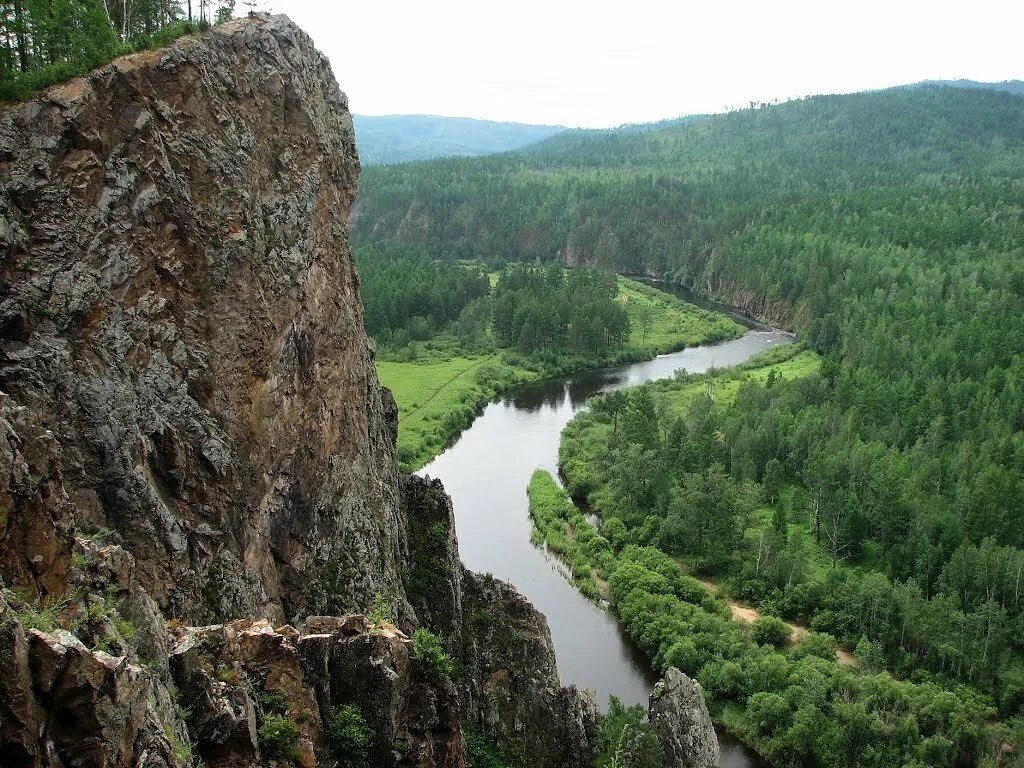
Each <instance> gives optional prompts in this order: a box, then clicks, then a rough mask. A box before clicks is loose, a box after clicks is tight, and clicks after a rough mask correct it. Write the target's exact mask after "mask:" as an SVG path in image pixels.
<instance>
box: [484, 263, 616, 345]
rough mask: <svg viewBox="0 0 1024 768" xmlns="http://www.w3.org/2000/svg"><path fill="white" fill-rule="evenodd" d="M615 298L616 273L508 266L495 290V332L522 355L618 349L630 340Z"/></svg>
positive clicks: (493, 322)
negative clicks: (543, 352)
mask: <svg viewBox="0 0 1024 768" xmlns="http://www.w3.org/2000/svg"><path fill="white" fill-rule="evenodd" d="M617 297H618V281H617V280H616V278H615V275H612V274H608V273H605V272H601V271H599V270H596V269H574V270H568V271H566V270H564V269H562V268H561V267H559V266H558V265H552V266H549V267H547V268H544V269H541V268H536V267H530V266H524V265H514V266H510V267H506V268H505V269H504V271H502V273H501V276H500V277H499V278H498V283H497V285H496V286H495V289H494V304H493V310H492V324H493V328H494V334H495V336H496V337H497V339H498V342H499V344H502V345H503V346H507V347H517V348H519V349H520V350H522V351H523V352H533V351H536V350H539V349H567V350H570V351H572V352H584V353H601V352H604V351H606V350H609V349H619V348H621V347H622V346H623V345H624V344H625V343H626V341H627V340H628V339H629V317H628V315H627V314H626V310H625V309H623V307H622V305H621V304H619V303H618V302H617V301H616V298H617Z"/></svg>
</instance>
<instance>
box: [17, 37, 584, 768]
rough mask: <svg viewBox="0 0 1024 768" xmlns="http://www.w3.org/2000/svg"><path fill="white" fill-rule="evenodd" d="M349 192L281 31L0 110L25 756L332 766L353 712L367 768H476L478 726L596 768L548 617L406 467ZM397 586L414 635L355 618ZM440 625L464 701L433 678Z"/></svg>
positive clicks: (317, 86)
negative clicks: (429, 662) (485, 575)
mask: <svg viewBox="0 0 1024 768" xmlns="http://www.w3.org/2000/svg"><path fill="white" fill-rule="evenodd" d="M358 171H359V164H358V160H357V158H356V154H355V149H354V145H353V136H352V124H351V118H350V116H349V113H348V111H347V104H346V100H345V97H344V95H343V94H342V93H341V92H340V90H339V89H338V86H337V83H336V82H335V80H334V77H333V75H332V74H331V72H330V68H329V65H328V63H327V61H326V60H325V59H324V58H323V57H322V56H321V55H320V54H319V53H318V52H317V51H316V50H315V48H314V47H313V45H312V43H311V42H310V40H309V39H308V38H307V37H306V36H305V35H304V34H303V33H302V32H301V31H300V30H298V29H297V28H296V27H295V26H294V25H292V24H291V23H290V22H289V21H288V20H287V19H285V18H283V17H273V18H266V17H261V18H257V19H247V20H242V21H236V22H231V23H229V24H226V25H224V26H221V27H219V28H217V29H215V30H212V31H211V32H209V33H206V34H204V35H202V36H200V37H197V38H184V39H182V40H180V41H178V42H177V43H175V44H174V45H172V46H171V47H169V48H167V49H165V50H162V51H157V52H151V53H144V54H138V55H134V56H130V57H126V58H123V59H120V60H118V61H115V62H114V63H112V64H110V65H108V66H106V67H103V68H101V69H99V70H97V71H95V72H93V73H92V74H91V75H89V76H88V77H86V78H80V79H78V80H75V81H72V82H70V83H67V84H65V85H62V86H59V87H56V88H53V89H50V90H49V91H48V92H46V93H44V94H42V95H41V96H39V97H37V98H35V99H33V100H31V101H28V102H25V103H22V104H19V105H15V106H11V107H6V108H3V109H0V248H2V250H3V254H4V259H3V264H2V269H0V579H2V585H0V586H3V587H4V589H3V591H2V592H0V743H2V745H3V762H4V764H5V765H12V766H17V767H18V768H21V767H22V766H26V767H27V766H31V767H32V768H37V767H42V766H70V765H75V766H184V765H188V764H191V763H192V762H193V760H194V759H195V758H197V757H198V758H201V759H202V760H203V762H204V764H206V765H207V766H211V768H212V767H213V766H231V767H232V768H233V767H234V766H255V765H270V764H274V762H275V761H280V762H279V763H278V764H283V763H285V762H288V761H298V762H299V763H301V764H303V765H315V764H326V763H327V762H329V761H330V760H332V759H334V758H335V757H337V749H338V746H337V739H336V738H335V737H332V725H331V724H332V722H333V720H332V718H334V717H335V716H336V715H337V713H338V712H339V711H341V708H344V707H347V706H352V707H355V709H356V710H358V711H359V712H361V713H362V716H363V717H364V718H365V721H366V723H367V725H368V726H369V729H370V737H369V742H368V743H367V744H366V745H365V746H366V749H367V750H368V751H367V756H368V758H369V760H370V762H371V764H373V765H417V766H433V765H443V766H451V767H452V768H461V766H463V765H464V764H465V761H466V746H465V741H464V738H463V728H464V727H466V728H469V727H473V728H475V729H477V730H480V731H483V732H484V733H486V734H487V735H489V736H491V737H492V738H493V739H495V740H496V741H499V742H501V743H504V744H506V745H515V746H516V747H517V748H518V752H519V754H520V756H521V758H522V760H523V761H524V762H528V763H531V764H539V765H543V766H547V765H551V766H554V765H563V764H573V765H583V764H585V763H586V762H587V760H588V758H589V755H590V734H589V731H588V729H590V728H592V719H593V713H592V711H591V710H590V709H589V707H588V706H587V703H586V700H585V699H584V698H582V697H581V696H579V695H578V694H577V693H576V692H575V691H573V690H571V689H568V690H567V689H562V688H560V686H559V683H558V677H557V671H556V670H555V667H554V654H553V650H552V647H551V641H550V636H549V634H548V630H547V626H546V623H545V621H544V618H543V617H542V616H541V615H540V614H538V613H537V612H536V611H535V610H534V609H533V608H532V607H531V606H529V604H528V603H526V602H525V601H524V600H523V599H522V598H521V597H519V596H518V595H517V594H516V593H515V592H514V590H512V589H511V588H510V587H508V586H507V585H496V584H493V583H491V582H490V581H487V580H484V581H480V580H479V579H478V577H475V576H474V575H473V574H469V573H466V572H464V571H463V569H462V566H461V564H460V563H459V559H458V545H457V542H456V540H455V535H454V525H453V519H452V512H451V505H450V502H449V501H448V499H447V497H446V496H445V494H444V492H443V489H442V488H441V487H440V486H439V485H437V484H431V483H428V482H426V481H423V480H420V479H418V478H400V477H399V474H398V471H397V462H396V458H395V430H396V427H397V412H396V409H395V406H394V401H393V400H392V398H391V396H390V394H389V393H388V392H387V391H386V390H383V389H382V388H381V387H380V385H379V384H378V382H377V378H376V374H375V372H374V367H373V360H372V353H371V350H370V346H369V343H368V340H367V338H366V335H365V332H364V330H363V310H362V305H361V301H360V299H359V293H358V278H357V276H356V274H355V270H354V266H353V262H352V258H351V254H350V252H349V248H348V240H347V231H346V217H347V215H348V211H349V208H350V205H351V203H352V199H353V197H354V195H355V183H356V177H357V174H358ZM378 595H386V596H391V597H393V598H394V599H393V603H394V613H395V615H394V617H393V618H394V619H395V623H396V624H397V625H398V626H397V627H396V626H394V625H391V624H388V623H382V622H380V621H378V622H377V623H376V624H372V623H370V622H369V621H368V620H366V619H365V618H363V617H362V616H361V615H358V613H357V612H364V611H366V609H367V608H368V607H369V606H370V604H371V603H372V602H373V600H374V598H375V596H378ZM329 614H337V615H334V616H332V615H329ZM482 614H486V615H487V616H489V619H488V622H487V623H486V625H485V624H482V623H481V621H480V617H481V615H482ZM199 625H206V626H199ZM421 625H426V626H428V627H430V628H431V629H433V630H434V631H435V632H436V633H437V634H438V635H440V636H441V638H442V639H443V641H444V643H445V646H446V647H447V649H448V650H449V652H450V653H451V654H452V655H453V656H455V657H456V661H457V662H458V666H459V669H460V670H461V671H460V673H459V674H457V675H455V676H454V678H455V679H454V680H448V679H447V678H446V677H445V676H444V675H439V674H437V673H436V670H434V671H431V670H430V669H427V668H424V667H423V665H422V664H420V663H418V662H417V661H416V659H415V653H414V650H413V646H412V644H411V642H410V639H409V636H408V635H409V634H411V631H412V630H413V628H415V627H416V626H421ZM399 627H400V628H401V629H399ZM402 630H404V632H403V631H402ZM282 723H287V724H289V725H287V726H284V725H282ZM282 727H283V728H285V730H286V731H288V733H286V734H284V735H282V734H281V728H282ZM275 728H276V729H277V730H276V733H277V736H276V737H275V736H274V733H275ZM275 738H276V741H275Z"/></svg>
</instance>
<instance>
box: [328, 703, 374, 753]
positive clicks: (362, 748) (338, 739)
mask: <svg viewBox="0 0 1024 768" xmlns="http://www.w3.org/2000/svg"><path fill="white" fill-rule="evenodd" d="M324 731H325V733H326V735H327V744H328V747H329V749H330V752H331V757H333V758H334V759H335V760H336V761H337V762H338V766H339V768H360V766H364V765H366V756H367V754H368V753H369V751H370V745H371V744H372V743H373V731H371V730H370V726H368V725H367V724H366V719H365V718H364V717H363V714H362V712H360V711H359V710H358V709H357V708H356V707H353V706H347V705H346V706H344V707H338V709H336V710H335V711H334V714H332V715H331V716H330V717H329V718H327V723H326V724H325V727H324Z"/></svg>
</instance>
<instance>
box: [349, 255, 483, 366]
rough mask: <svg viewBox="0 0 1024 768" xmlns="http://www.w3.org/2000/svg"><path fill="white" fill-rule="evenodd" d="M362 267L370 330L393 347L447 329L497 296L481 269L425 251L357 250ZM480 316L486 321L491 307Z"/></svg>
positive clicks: (367, 322)
mask: <svg viewBox="0 0 1024 768" xmlns="http://www.w3.org/2000/svg"><path fill="white" fill-rule="evenodd" d="M356 263H357V265H358V267H359V277H360V284H361V292H362V295H363V302H364V304H365V306H366V320H365V322H366V330H367V332H368V333H369V334H370V335H371V336H372V337H373V338H374V340H376V341H377V343H378V344H382V345H384V346H387V347H397V348H401V347H405V346H406V345H407V344H409V343H410V342H411V341H424V340H426V339H429V338H430V337H432V336H434V335H435V334H437V333H438V332H440V331H443V330H447V329H448V328H449V327H450V326H451V325H452V323H453V322H454V321H455V320H457V319H458V318H459V317H460V314H461V313H462V312H463V310H465V309H466V307H467V306H468V305H469V304H471V303H472V302H474V301H475V300H477V299H482V298H485V297H487V296H488V295H489V294H490V291H491V283H490V280H489V279H488V276H487V273H486V272H484V271H483V270H482V269H480V268H479V267H471V266H464V265H462V264H452V263H447V262H443V261H437V260H435V259H432V258H430V256H429V255H427V253H426V251H424V250H423V249H422V248H416V247H409V246H402V245H379V246H378V245H372V246H367V247H365V248H362V249H359V250H358V251H356ZM475 312H476V313H480V312H482V313H483V315H485V316H486V315H487V305H486V302H484V306H483V308H482V309H481V310H476V311H475ZM466 316H467V317H473V316H474V311H470V312H468V313H467V315H466Z"/></svg>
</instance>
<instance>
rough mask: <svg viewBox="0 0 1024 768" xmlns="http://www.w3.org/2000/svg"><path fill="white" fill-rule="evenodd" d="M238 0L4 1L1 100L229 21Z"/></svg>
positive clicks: (0, 45) (1, 6) (1, 12)
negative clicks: (133, 52) (127, 54)
mask: <svg viewBox="0 0 1024 768" xmlns="http://www.w3.org/2000/svg"><path fill="white" fill-rule="evenodd" d="M234 10H235V0H4V2H0V101H5V100H11V99H17V98H23V97H24V96H26V95H28V94H30V93H31V92H32V91H34V90H36V89H38V88H42V87H45V86H47V85H50V84H53V83H57V82H60V81H62V80H67V79H68V78H71V77H74V76H76V75H81V74H85V73H86V72H88V71H89V70H90V69H93V68H95V67H98V66H100V65H101V64H105V63H107V62H108V61H110V60H111V59H114V58H115V57H117V56H120V55H122V54H125V53H131V52H132V51H137V50H142V49H145V48H151V47H154V46H160V45H166V44H167V43H169V42H170V41H171V40H173V39H175V38H176V37H179V36H180V35H183V34H187V33H190V32H194V31H196V30H197V29H200V28H202V27H205V26H208V25H209V24H212V23H217V22H221V21H225V20H227V19H229V18H231V16H232V14H233V13H234Z"/></svg>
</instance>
